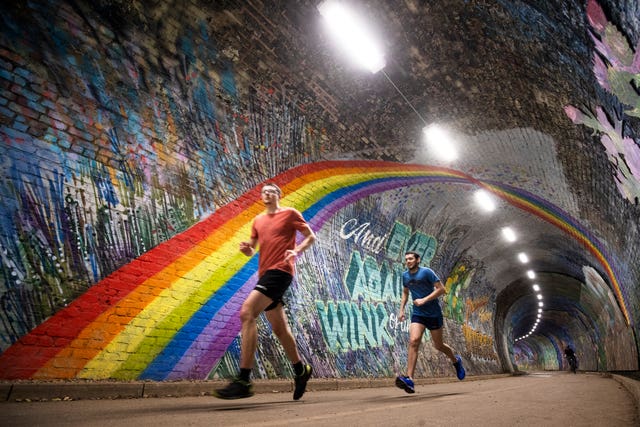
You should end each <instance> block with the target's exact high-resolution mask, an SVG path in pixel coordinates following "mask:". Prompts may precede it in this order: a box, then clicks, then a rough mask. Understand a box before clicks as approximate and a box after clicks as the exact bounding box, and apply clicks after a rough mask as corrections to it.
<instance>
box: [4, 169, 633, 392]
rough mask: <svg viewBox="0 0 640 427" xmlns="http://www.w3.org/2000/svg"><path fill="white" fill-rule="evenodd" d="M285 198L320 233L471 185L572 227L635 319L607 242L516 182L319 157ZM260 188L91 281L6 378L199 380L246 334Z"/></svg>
mask: <svg viewBox="0 0 640 427" xmlns="http://www.w3.org/2000/svg"><path fill="white" fill-rule="evenodd" d="M272 181H274V182H276V183H278V184H279V185H280V186H281V187H282V189H283V190H284V193H285V194H286V196H285V197H284V198H283V200H282V204H283V205H284V206H292V207H295V208H296V209H298V210H300V211H301V212H302V213H303V215H304V217H305V218H306V219H307V220H308V221H309V223H310V225H311V227H312V228H313V229H314V230H319V229H320V228H321V227H322V225H323V224H324V223H325V221H327V220H328V219H329V218H331V217H332V216H333V215H334V214H335V213H336V212H337V211H338V210H339V209H341V208H343V207H345V206H347V205H349V204H352V203H354V202H356V201H357V200H359V199H362V198H364V197H366V196H369V195H371V194H375V193H380V192H383V191H387V190H392V189H395V188H399V187H406V186H411V185H418V184H424V183H429V182H440V183H442V182H447V183H460V184H466V185H468V184H473V185H478V186H482V187H484V188H486V189H487V190H488V191H490V192H492V193H494V194H495V195H497V196H499V197H501V198H502V199H504V200H506V201H507V202H509V203H510V204H512V205H513V206H516V207H518V208H520V209H523V210H525V211H527V212H530V213H531V214H533V215H536V216H538V217H540V218H542V219H543V220H545V221H547V222H549V223H551V224H553V225H554V226H556V227H558V228H559V229H561V230H563V231H564V232H566V233H567V234H568V235H570V236H571V237H572V238H573V239H575V240H577V241H578V242H579V243H580V244H581V245H583V246H584V247H585V248H586V249H588V250H589V252H591V253H592V254H593V255H594V256H595V257H596V258H597V259H598V260H599V261H600V263H601V264H602V266H603V267H604V269H605V271H606V272H607V275H608V278H609V280H610V282H611V284H612V286H613V289H614V291H615V294H616V297H617V299H618V302H619V304H620V307H621V309H622V311H623V314H624V316H625V319H626V320H627V324H629V322H630V319H629V314H628V311H627V308H626V305H625V301H624V298H623V295H622V292H621V289H620V285H619V283H618V280H617V278H616V274H615V271H614V269H613V267H612V266H611V265H610V262H609V261H608V260H607V257H606V256H605V254H603V252H602V249H601V245H600V244H599V243H598V242H597V240H596V239H595V238H594V237H593V236H591V235H590V234H589V233H588V232H587V231H586V229H585V228H584V227H582V226H580V224H579V223H577V222H576V221H575V220H573V219H572V218H571V217H570V216H569V215H567V214H566V213H565V212H563V211H562V210H560V209H558V208H557V207H556V206H554V205H552V204H550V203H548V202H546V201H545V200H543V199H540V198H538V197H536V196H535V195H533V194H531V193H527V192H525V191H522V190H520V189H517V188H514V187H510V186H508V185H504V184H499V183H495V182H485V181H479V180H476V179H475V178H473V177H471V176H469V175H466V174H464V173H461V172H459V171H455V170H452V169H446V168H440V167H432V166H422V165H407V164H399V163H392V162H379V161H349V162H340V161H334V162H319V163H313V164H307V165H302V166H299V167H297V168H294V169H291V170H289V171H287V172H285V173H283V174H281V175H278V176H277V177H275V178H274V179H273V180H272ZM259 191H260V189H259V187H255V188H253V189H251V190H250V191H248V192H247V193H245V194H244V195H242V196H241V197H240V198H238V199H237V200H236V201H234V202H232V203H230V204H229V205H226V206H224V207H222V208H221V209H219V210H218V211H216V212H215V213H214V214H213V215H211V216H210V217H209V218H207V219H205V220H203V221H201V222H200V223H198V224H196V225H195V226H193V227H191V228H190V229H189V230H187V231H185V232H184V233H181V234H180V235H178V236H175V237H174V238H172V239H170V240H169V241H167V242H165V243H163V244H161V245H159V246H157V247H156V248H154V249H152V250H150V251H148V252H147V253H145V254H144V255H142V256H140V257H139V258H138V259H136V260H134V261H132V262H131V263H129V264H128V265H126V266H124V267H122V268H120V269H119V270H117V271H116V272H114V273H113V274H111V275H110V276H108V277H106V278H105V279H103V280H102V281H100V282H99V283H97V284H95V285H94V286H93V287H91V288H90V289H89V290H88V291H87V292H86V293H85V294H84V295H82V296H81V297H79V298H78V299H76V300H75V301H74V302H73V303H72V304H70V305H69V306H68V307H66V308H64V309H63V310H61V311H59V312H58V313H57V314H56V315H55V316H53V317H52V318H50V319H49V320H47V321H46V322H44V323H43V324H41V325H40V326H38V327H37V328H35V329H34V330H33V331H31V332H30V333H29V334H27V335H26V336H24V337H22V338H21V339H20V340H19V341H18V342H16V343H15V344H14V345H12V346H11V347H10V348H8V349H7V350H6V351H5V352H4V353H3V354H2V355H0V378H5V379H47V378H91V379H101V378H115V379H153V380H175V379H187V378H191V379H202V378H206V377H207V376H208V374H209V372H210V371H211V369H212V368H213V367H214V366H215V364H216V362H217V361H218V360H219V359H220V358H221V357H222V356H223V355H224V353H225V352H226V350H227V348H228V346H229V345H230V344H231V342H232V341H233V340H234V338H235V337H236V336H237V334H238V332H239V330H240V323H239V318H238V311H239V308H240V305H241V304H242V301H243V300H244V298H245V296H246V295H247V293H248V292H249V291H250V290H251V289H252V288H253V286H254V285H255V281H256V270H257V258H256V257H255V256H254V257H252V258H247V257H245V256H244V255H242V254H240V253H239V252H238V249H237V248H238V244H239V242H240V241H242V240H244V239H246V238H247V236H248V235H249V234H250V233H249V230H250V227H251V222H252V221H253V218H254V217H255V216H256V215H257V214H258V213H260V212H261V211H262V210H263V207H262V204H261V202H260V201H259V200H260V197H259Z"/></svg>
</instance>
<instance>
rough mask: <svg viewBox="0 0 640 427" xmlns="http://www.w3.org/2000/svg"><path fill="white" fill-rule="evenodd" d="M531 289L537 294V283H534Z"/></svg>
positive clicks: (538, 288)
mask: <svg viewBox="0 0 640 427" xmlns="http://www.w3.org/2000/svg"><path fill="white" fill-rule="evenodd" d="M532 288H533V290H534V291H536V292H538V291H539V290H540V285H538V284H537V283H534V284H533V286H532Z"/></svg>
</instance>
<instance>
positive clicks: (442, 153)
mask: <svg viewBox="0 0 640 427" xmlns="http://www.w3.org/2000/svg"><path fill="white" fill-rule="evenodd" d="M422 132H423V133H424V136H425V139H426V142H427V145H428V147H429V149H430V150H431V151H432V152H433V153H434V155H435V156H436V157H438V158H439V159H440V160H444V161H447V162H450V161H452V160H455V159H457V158H458V152H457V151H456V148H455V146H454V145H453V140H452V138H451V136H450V135H449V133H448V132H447V131H445V130H444V129H442V127H440V126H438V125H429V126H425V127H424V128H423V129H422Z"/></svg>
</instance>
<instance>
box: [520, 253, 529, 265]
mask: <svg viewBox="0 0 640 427" xmlns="http://www.w3.org/2000/svg"><path fill="white" fill-rule="evenodd" d="M518 259H519V260H520V262H521V263H523V264H526V263H528V262H529V257H528V256H527V254H525V253H524V252H520V253H519V254H518Z"/></svg>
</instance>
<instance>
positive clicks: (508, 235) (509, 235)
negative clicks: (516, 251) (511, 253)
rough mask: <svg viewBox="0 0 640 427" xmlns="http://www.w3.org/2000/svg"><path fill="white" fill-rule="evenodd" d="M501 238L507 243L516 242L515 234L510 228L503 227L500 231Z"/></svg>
mask: <svg viewBox="0 0 640 427" xmlns="http://www.w3.org/2000/svg"><path fill="white" fill-rule="evenodd" d="M502 236H503V237H504V238H505V240H506V241H507V242H511V243H513V242H515V241H516V233H515V232H514V231H513V230H512V229H511V227H504V228H503V229H502Z"/></svg>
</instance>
